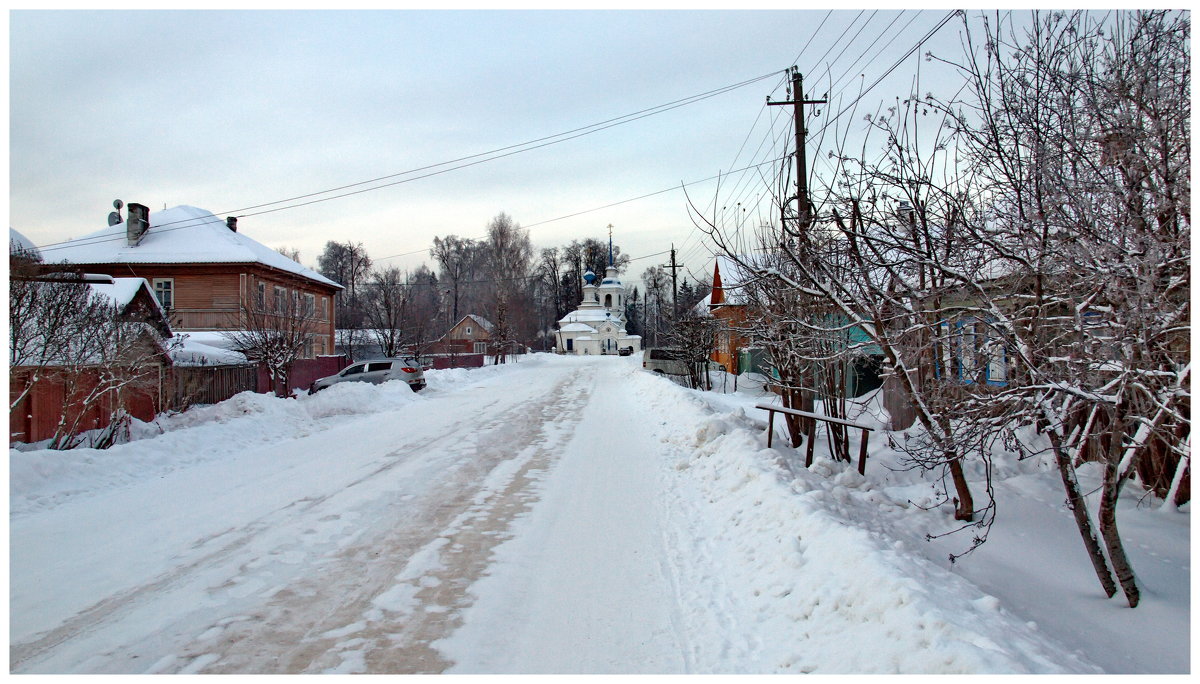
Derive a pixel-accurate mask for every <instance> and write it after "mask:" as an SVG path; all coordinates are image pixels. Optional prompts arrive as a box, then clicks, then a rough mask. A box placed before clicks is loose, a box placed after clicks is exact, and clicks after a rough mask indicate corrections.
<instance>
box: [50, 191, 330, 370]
mask: <svg viewBox="0 0 1200 684" xmlns="http://www.w3.org/2000/svg"><path fill="white" fill-rule="evenodd" d="M42 254H43V258H44V260H45V264H44V266H43V268H45V269H48V270H49V269H53V270H62V269H63V268H64V267H69V268H70V269H71V270H74V271H77V272H88V273H105V274H108V275H112V276H136V277H141V278H145V279H146V281H147V282H149V283H150V287H151V288H152V290H153V292H154V295H155V296H156V297H157V298H158V301H159V302H160V303H161V304H162V306H163V308H164V309H166V311H167V313H168V316H169V319H170V323H171V328H172V329H173V330H174V331H175V332H199V331H221V330H231V329H237V328H238V326H239V321H240V314H241V311H242V307H243V306H245V307H253V309H254V310H255V311H259V312H266V313H267V314H268V315H270V314H272V312H285V311H292V310H302V311H304V312H305V313H306V314H307V315H309V316H311V317H312V325H313V327H314V329H315V332H314V333H313V334H312V340H311V344H309V345H306V347H305V349H304V353H303V358H309V359H311V358H315V357H317V356H321V355H328V354H333V353H334V295H335V294H337V292H338V291H339V290H341V289H342V286H341V285H339V284H338V283H335V282H333V281H332V280H330V279H328V278H326V277H324V276H322V275H321V274H319V273H317V272H316V271H313V270H312V269H309V268H306V267H304V266H302V265H300V264H298V263H296V262H295V261H292V260H291V259H289V258H287V257H285V256H283V255H282V254H280V253H279V252H277V251H275V250H273V249H271V248H269V247H266V246H265V245H263V244H261V243H259V242H257V241H255V240H253V239H252V238H250V237H248V236H246V235H245V234H244V233H240V232H238V226H237V219H236V218H234V217H230V218H228V219H227V220H224V221H222V220H221V219H218V218H217V217H216V216H213V215H212V214H211V213H210V212H207V211H205V210H203V209H197V208H195V207H188V206H180V207H174V208H171V209H166V210H164V211H161V212H157V213H155V214H153V215H151V214H150V212H149V210H147V209H146V208H145V207H144V206H141V205H138V204H130V205H129V216H128V218H127V219H126V220H125V221H122V222H119V223H115V224H113V225H110V226H109V227H107V228H104V229H102V230H98V231H96V232H94V233H90V234H88V235H85V236H83V237H81V238H78V239H76V240H71V241H69V242H66V243H63V244H61V245H54V246H50V247H47V248H44V249H43V250H42ZM281 315H282V314H281Z"/></svg>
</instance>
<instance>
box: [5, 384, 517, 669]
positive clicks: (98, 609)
mask: <svg viewBox="0 0 1200 684" xmlns="http://www.w3.org/2000/svg"><path fill="white" fill-rule="evenodd" d="M495 403H496V402H492V403H491V404H489V405H488V406H489V407H490V406H491V405H493V404H495ZM465 423H466V421H464V422H463V423H460V424H459V425H458V426H456V427H461V425H462V424H465ZM456 431H457V430H450V431H448V433H447V434H445V435H443V436H441V437H437V438H435V439H434V440H433V442H430V443H428V444H427V445H426V446H425V448H428V447H429V446H436V445H438V444H440V443H442V442H450V441H452V440H453V439H454V437H455V434H454V433H455V432H456ZM411 448H412V446H411V445H406V446H404V447H400V448H398V449H396V450H394V451H392V452H391V453H389V454H387V456H388V457H390V456H396V455H398V454H399V453H401V452H403V451H404V450H406V449H411ZM402 463H404V461H402V460H393V461H389V462H388V463H385V464H384V465H382V466H380V467H379V468H376V469H375V470H374V471H372V472H371V473H369V474H368V475H365V476H363V477H361V478H359V479H357V480H355V481H353V482H351V483H350V484H349V485H348V486H347V487H346V488H342V489H338V490H337V491H334V492H331V493H329V494H326V495H323V496H318V497H309V498H305V499H300V500H298V501H293V502H291V503H289V504H287V505H286V506H283V507H281V508H278V509H276V510H274V511H271V512H270V513H268V514H266V515H263V516H260V517H259V518H257V519H255V520H253V521H251V522H249V523H247V524H245V525H242V526H241V527H237V528H228V529H225V530H222V531H220V532H215V533H213V534H209V535H205V536H204V537H201V538H200V539H198V540H196V541H195V542H194V543H193V544H192V545H191V548H192V549H193V550H200V549H203V548H204V547H205V546H209V545H212V544H213V543H216V542H218V540H220V545H219V546H218V547H217V548H215V549H213V550H211V551H208V552H206V553H203V555H200V556H199V557H196V558H194V559H192V560H190V561H188V562H186V563H184V564H181V565H178V566H176V567H174V568H172V570H171V572H170V573H167V574H163V575H160V576H158V577H156V578H154V579H153V580H151V581H149V582H144V583H142V584H139V585H138V586H135V587H131V588H129V589H126V590H124V591H121V592H117V593H115V594H112V595H110V596H108V597H106V598H104V599H103V600H101V601H99V602H97V603H95V604H93V605H91V606H89V607H88V608H86V609H84V610H82V611H80V612H79V613H77V614H76V615H74V616H72V617H71V618H70V619H68V620H66V621H64V622H63V623H62V624H61V625H59V626H58V627H56V628H54V629H52V630H49V631H47V632H43V633H41V634H39V635H38V636H37V637H36V638H34V639H30V640H26V641H23V642H18V643H12V644H10V646H9V668H10V671H12V672H17V671H18V670H20V669H21V668H22V666H23V665H25V664H26V663H28V662H29V661H31V660H35V659H37V658H38V657H39V656H42V655H44V654H46V653H48V652H50V651H53V650H54V649H56V648H58V647H59V646H62V645H63V644H65V643H68V642H70V641H72V640H76V639H79V638H81V637H85V636H87V635H88V634H90V633H93V632H95V631H97V630H100V629H102V628H103V627H104V625H106V624H108V623H110V622H111V621H113V620H117V619H120V618H121V617H122V616H123V615H124V614H127V613H128V612H130V611H131V610H133V609H135V608H137V607H139V606H140V605H141V604H142V603H144V602H145V601H147V600H152V599H153V597H154V596H156V595H158V594H161V593H162V592H166V591H170V590H171V589H172V588H174V587H178V586H180V585H182V584H185V583H187V582H190V581H192V578H193V576H194V575H195V574H196V573H197V571H199V570H200V569H202V568H208V567H212V566H214V565H218V564H220V563H221V562H223V561H226V560H228V559H230V558H232V557H233V556H234V555H235V554H236V553H237V552H238V551H240V550H242V549H243V548H245V547H246V546H248V545H249V544H250V543H251V542H252V541H253V540H254V539H255V538H257V537H258V536H259V535H260V534H261V533H262V532H264V531H265V530H268V529H270V528H271V527H272V526H273V525H274V524H276V523H277V522H278V520H279V519H280V518H290V517H293V516H294V515H295V512H294V511H293V509H297V510H299V511H301V512H307V511H309V510H312V509H313V508H315V507H316V506H318V505H320V504H322V503H324V502H325V501H327V500H328V499H329V498H331V497H332V496H335V495H337V494H340V493H341V492H343V491H344V490H345V489H348V488H350V487H354V486H356V485H360V484H362V483H363V482H365V481H367V480H369V479H370V478H372V477H376V476H378V475H381V474H384V473H386V472H388V471H390V470H391V469H393V468H395V467H397V466H399V465H401V464H402ZM133 664H134V665H136V662H135V663H133ZM119 671H124V672H128V671H129V670H119Z"/></svg>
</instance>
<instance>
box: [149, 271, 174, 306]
mask: <svg viewBox="0 0 1200 684" xmlns="http://www.w3.org/2000/svg"><path fill="white" fill-rule="evenodd" d="M154 296H155V297H158V303H159V304H161V305H162V308H164V309H167V310H168V311H169V310H171V309H173V308H174V307H175V279H174V278H155V279H154Z"/></svg>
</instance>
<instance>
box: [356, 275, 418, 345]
mask: <svg viewBox="0 0 1200 684" xmlns="http://www.w3.org/2000/svg"><path fill="white" fill-rule="evenodd" d="M364 292H365V294H364V297H363V314H364V321H365V323H366V325H367V328H368V329H369V330H370V335H371V336H372V337H373V338H374V340H375V342H376V343H377V344H378V345H379V348H380V349H381V350H382V351H383V355H384V356H387V357H394V356H399V355H400V354H401V351H402V349H403V348H404V342H405V330H406V329H407V328H408V327H410V325H411V322H412V321H411V319H412V316H411V311H410V308H411V307H410V302H409V292H408V285H407V283H406V281H405V276H404V274H403V273H401V272H400V269H399V268H397V267H395V266H392V267H389V268H384V269H377V270H374V271H372V272H371V277H370V279H369V280H368V282H367V284H366V287H365V288H364Z"/></svg>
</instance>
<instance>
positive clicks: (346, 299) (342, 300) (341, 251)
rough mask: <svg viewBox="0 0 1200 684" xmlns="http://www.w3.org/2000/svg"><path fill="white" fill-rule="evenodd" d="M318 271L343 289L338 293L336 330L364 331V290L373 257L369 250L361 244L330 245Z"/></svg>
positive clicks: (326, 247) (331, 243)
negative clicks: (359, 329) (358, 329)
mask: <svg viewBox="0 0 1200 684" xmlns="http://www.w3.org/2000/svg"><path fill="white" fill-rule="evenodd" d="M317 270H318V271H319V272H320V273H321V275H323V276H325V277H326V278H329V279H330V280H332V281H334V282H335V283H338V284H339V285H341V286H342V288H343V289H342V290H341V291H339V292H338V293H337V302H336V304H337V305H336V307H335V309H336V311H337V314H336V315H337V320H336V321H334V327H336V328H337V329H338V330H349V329H353V328H361V327H362V322H363V311H362V302H361V294H362V292H361V291H362V286H363V285H364V284H365V283H366V281H367V278H368V277H369V276H370V273H371V257H370V256H368V255H367V250H366V248H365V247H363V245H362V243H361V242H360V243H353V242H350V241H346V242H334V241H332V240H331V241H329V242H326V243H325V251H324V252H322V253H321V256H319V257H317Z"/></svg>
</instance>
